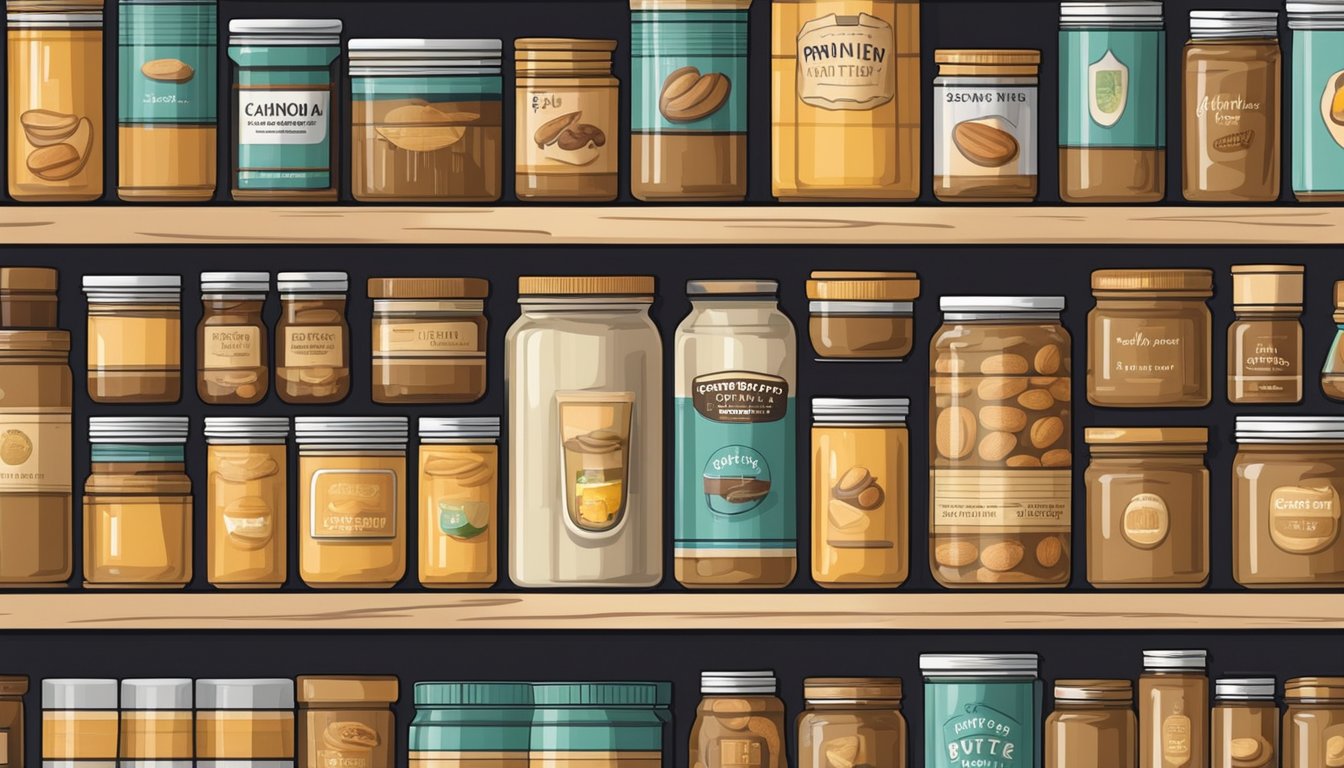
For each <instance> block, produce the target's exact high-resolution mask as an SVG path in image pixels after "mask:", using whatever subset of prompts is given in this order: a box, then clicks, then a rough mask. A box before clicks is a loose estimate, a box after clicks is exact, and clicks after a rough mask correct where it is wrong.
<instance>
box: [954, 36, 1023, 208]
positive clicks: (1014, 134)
mask: <svg viewBox="0 0 1344 768" xmlns="http://www.w3.org/2000/svg"><path fill="white" fill-rule="evenodd" d="M933 60H934V61H935V62H936V63H937V64H938V77H937V78H935V79H934V81H933V100H934V104H935V105H936V107H935V109H934V111H933V140H934V150H933V194H934V195H935V196H936V197H937V198H938V199H939V200H943V201H947V202H962V203H972V202H975V203H1006V202H1019V203H1020V202H1029V201H1031V200H1035V199H1036V164H1037V150H1036V142H1037V139H1036V134H1037V132H1038V130H1039V128H1038V126H1037V125H1036V121H1037V119H1038V117H1037V113H1038V111H1039V107H1038V106H1037V101H1038V99H1037V90H1038V87H1037V85H1038V82H1039V80H1038V75H1039V72H1040V66H1041V52H1040V51H1021V50H980V49H974V50H941V51H934V53H933Z"/></svg>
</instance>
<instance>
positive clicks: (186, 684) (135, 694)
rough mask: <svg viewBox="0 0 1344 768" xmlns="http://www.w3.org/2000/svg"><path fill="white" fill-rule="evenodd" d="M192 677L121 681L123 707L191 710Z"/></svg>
mask: <svg viewBox="0 0 1344 768" xmlns="http://www.w3.org/2000/svg"><path fill="white" fill-rule="evenodd" d="M191 702H192V695H191V678H182V677H170V678H144V679H139V680H122V681H121V708H122V709H176V710H183V709H185V710H190V709H191V708H192V707H191Z"/></svg>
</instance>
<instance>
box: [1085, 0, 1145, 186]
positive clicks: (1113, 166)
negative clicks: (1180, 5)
mask: <svg viewBox="0 0 1344 768" xmlns="http://www.w3.org/2000/svg"><path fill="white" fill-rule="evenodd" d="M1166 52H1167V33H1166V32H1165V31H1164V29H1163V19H1162V3H1161V2H1158V1H1155V0H1105V1H1104V2H1064V3H1061V4H1060V17H1059V196H1060V198H1061V199H1063V200H1064V202H1066V203H1156V202H1159V201H1161V200H1162V198H1163V197H1164V196H1165V195H1166V191H1167V119H1166V108H1167V90H1166V89H1167V86H1166V83H1167V53H1166Z"/></svg>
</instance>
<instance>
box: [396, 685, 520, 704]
mask: <svg viewBox="0 0 1344 768" xmlns="http://www.w3.org/2000/svg"><path fill="white" fill-rule="evenodd" d="M415 705H416V706H417V707H530V706H532V686H530V685H528V684H527V683H488V682H456V683H430V682H426V683H416V684H415Z"/></svg>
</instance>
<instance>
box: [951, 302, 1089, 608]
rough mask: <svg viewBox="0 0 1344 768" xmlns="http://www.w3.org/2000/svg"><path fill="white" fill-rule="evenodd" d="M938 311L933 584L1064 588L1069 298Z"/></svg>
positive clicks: (1069, 457)
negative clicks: (1065, 315) (1065, 318)
mask: <svg viewBox="0 0 1344 768" xmlns="http://www.w3.org/2000/svg"><path fill="white" fill-rule="evenodd" d="M942 309H943V326H942V327H941V328H939V329H938V332H937V333H935V334H934V337H933V341H932V342H931V343H930V344H929V388H930V394H929V400H930V402H931V403H932V404H933V408H932V409H931V413H930V419H929V462H930V467H931V472H930V475H931V483H932V489H931V492H930V496H929V498H930V505H929V534H930V535H929V563H930V566H931V568H932V569H933V576H934V578H936V579H937V580H938V583H940V584H942V585H943V586H946V587H1063V586H1064V585H1066V584H1068V583H1069V572H1070V565H1071V559H1072V558H1071V547H1070V543H1069V542H1070V536H1069V531H1070V522H1071V515H1072V510H1073V499H1072V487H1073V483H1072V469H1073V406H1072V399H1073V398H1072V386H1073V380H1072V373H1073V364H1072V353H1071V348H1072V340H1071V339H1070V337H1069V334H1068V332H1067V331H1066V330H1064V326H1063V325H1062V324H1061V323H1060V313H1061V312H1063V310H1064V297H1062V296H945V297H943V299H942ZM1022 510H1030V514H1029V515H1024V514H1022V513H1021V512H1022Z"/></svg>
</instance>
